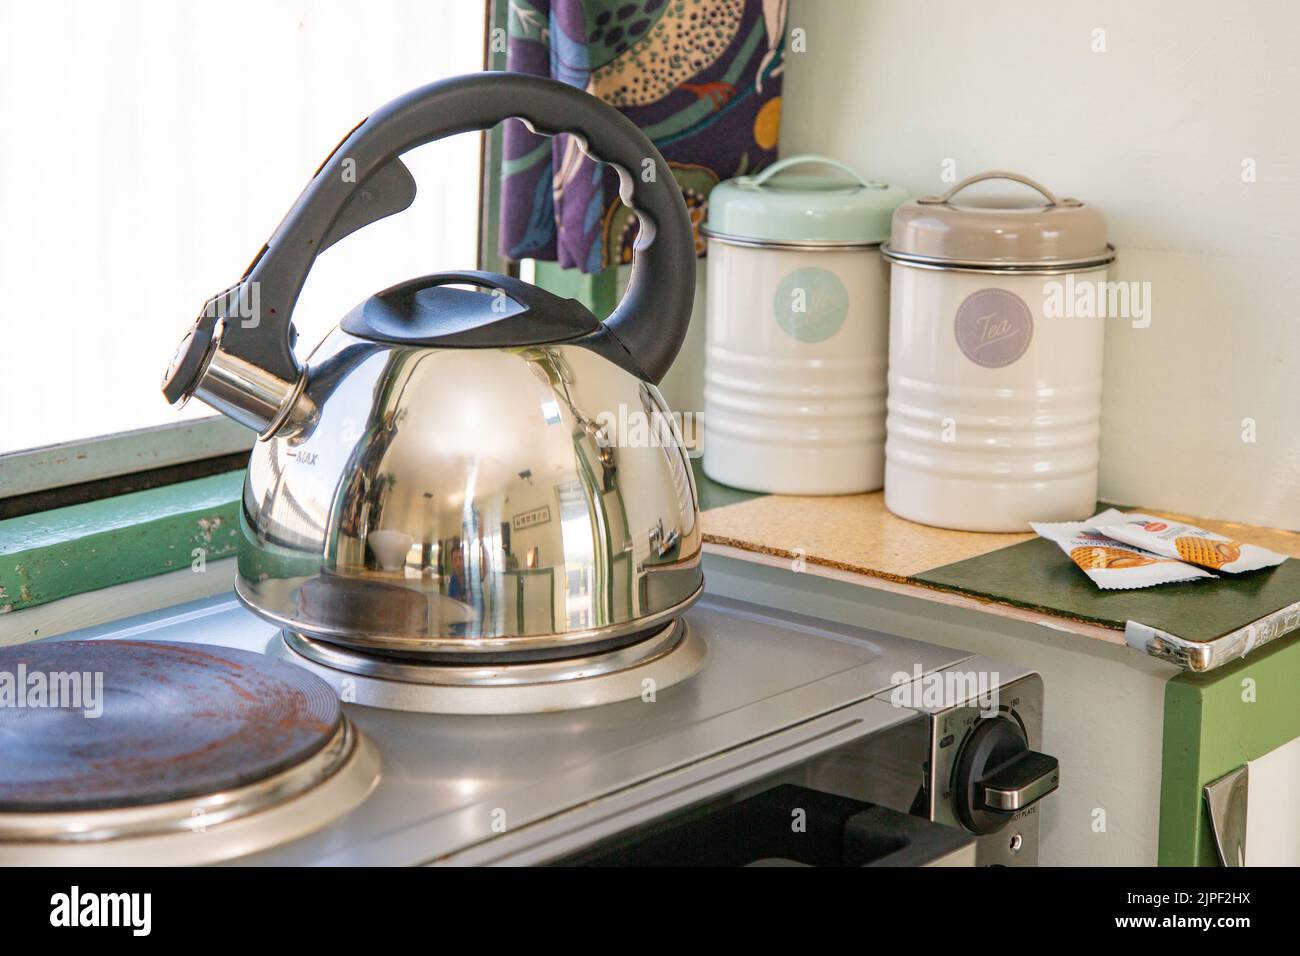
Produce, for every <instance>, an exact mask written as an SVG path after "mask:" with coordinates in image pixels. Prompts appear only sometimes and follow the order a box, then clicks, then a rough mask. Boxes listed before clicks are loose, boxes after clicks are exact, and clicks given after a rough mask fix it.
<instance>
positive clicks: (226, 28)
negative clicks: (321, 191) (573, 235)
mask: <svg viewBox="0 0 1300 956" xmlns="http://www.w3.org/2000/svg"><path fill="white" fill-rule="evenodd" d="M483 30H484V7H483V4H482V3H476V2H473V0H456V2H428V0H423V2H421V0H366V2H343V0H336V2H331V0H98V2H95V0H3V2H0V408H2V409H3V415H0V453H3V452H6V451H14V450H17V449H22V448H29V447H33V446H37V445H46V444H52V443H55V442H62V441H68V440H73V439H80V438H85V437H90V436H93V435H97V434H104V433H108V432H115V431H122V430H125V429H130V428H141V427H146V426H150V425H156V424H161V423H165V422H171V421H176V420H177V419H178V417H179V416H178V413H177V412H175V411H174V410H172V409H171V408H170V407H168V405H167V404H166V402H165V401H164V400H163V398H162V395H161V394H160V392H159V391H158V384H159V381H160V379H161V375H162V372H163V370H164V368H165V367H166V365H167V362H168V360H169V358H170V357H171V353H172V350H173V348H174V346H175V345H176V343H177V341H178V340H179V338H180V336H181V335H182V333H183V332H184V330H185V328H186V326H187V325H188V323H189V322H190V320H191V319H193V317H194V316H195V315H196V314H197V313H198V310H199V308H200V307H201V306H202V304H203V302H204V300H205V299H206V298H207V297H208V296H209V295H211V294H213V293H215V292H218V291H220V290H221V289H223V288H225V287H226V286H228V285H229V284H231V283H232V282H234V281H236V280H237V279H238V278H239V276H240V275H241V274H242V273H243V271H244V268H245V267H246V266H247V265H248V262H249V261H250V260H251V259H252V257H253V256H254V255H255V254H256V253H257V251H258V249H260V248H261V246H262V243H263V242H265V240H266V239H267V238H268V237H269V236H270V235H271V233H272V231H273V230H274V229H275V227H276V225H277V224H278V223H279V221H280V219H281V218H282V217H283V215H284V213H285V212H286V211H287V210H288V209H289V206H290V205H291V204H292V202H293V200H294V199H295V198H296V196H297V195H298V192H299V191H300V190H301V189H302V187H303V186H304V185H306V183H307V180H308V179H309V178H310V176H311V175H312V173H313V172H314V171H315V170H316V168H317V166H318V165H319V164H320V162H321V160H323V159H324V158H325V156H326V154H327V153H328V152H329V151H330V150H331V149H332V148H333V147H334V145H335V144H336V143H337V142H338V141H339V140H341V139H342V138H343V137H344V135H345V134H346V133H347V132H348V131H349V130H350V129H351V128H352V127H353V126H354V125H356V123H357V122H359V121H360V120H361V119H362V118H364V117H365V115H366V114H367V113H368V112H370V111H371V110H373V109H374V108H375V107H377V106H379V105H380V104H382V103H384V102H385V101H387V100H388V99H391V98H392V97H394V96H397V95H398V94H400V93H402V92H404V91H406V90H408V89H410V88H412V87H415V86H418V85H420V84H423V83H427V82H429V81H431V80H434V79H437V78H440V77H445V76H451V75H455V74H458V73H467V72H474V71H476V70H479V69H481V68H482V59H483V47H484V38H483ZM478 156H479V138H478V137H477V136H460V137H457V138H455V139H452V140H446V141H443V142H441V143H435V144H431V145H430V146H427V147H424V148H422V149H420V150H417V151H415V152H413V153H411V154H409V156H408V158H407V159H408V165H409V166H410V168H411V170H412V172H413V173H414V174H415V177H416V181H417V183H418V184H419V188H420V193H419V196H418V197H417V199H416V202H415V205H414V206H413V207H412V208H411V209H410V210H408V211H407V212H406V213H403V214H401V215H399V216H396V217H393V218H392V219H390V220H386V221H383V222H380V223H377V224H376V225H374V226H371V227H370V228H368V229H367V230H365V231H363V232H362V233H358V234H357V235H355V236H352V237H349V238H348V239H347V240H345V241H344V242H342V243H340V244H339V245H338V246H335V247H334V248H333V249H331V250H329V251H328V252H327V253H325V254H324V255H323V256H322V257H321V259H320V261H319V262H318V263H317V266H316V270H315V271H314V272H313V274H312V276H311V278H310V279H309V280H308V284H307V288H306V290H305V291H304V293H303V297H302V299H301V300H300V303H299V307H298V310H297V314H296V324H297V326H298V329H299V332H300V338H299V346H298V349H299V352H300V353H303V354H305V353H306V352H307V351H309V350H310V347H311V346H312V345H314V344H315V343H316V342H317V341H318V340H319V339H320V337H321V336H322V335H323V334H324V332H325V331H326V330H327V329H328V328H329V327H330V326H331V325H332V324H333V323H334V322H336V321H337V320H338V319H339V318H340V317H341V316H342V314H343V313H344V312H346V311H347V310H348V309H350V308H351V307H352V306H353V305H355V304H356V303H357V302H359V301H360V300H362V299H364V298H365V297H366V296H367V295H369V294H371V293H372V292H375V291H378V290H379V289H381V288H383V287H385V286H386V285H390V284H392V283H394V282H398V281H400V280H402V279H405V278H410V277H413V276H416V275H421V274H424V273H428V272H434V271H437V270H439V269H447V268H458V267H472V266H473V265H474V262H475V255H476V232H477V218H478ZM204 414H211V411H210V410H208V409H206V408H205V407H203V406H200V405H198V404H197V403H195V404H193V405H192V406H190V407H187V408H186V409H185V410H184V411H183V412H181V413H180V416H188V417H193V416H198V415H204Z"/></svg>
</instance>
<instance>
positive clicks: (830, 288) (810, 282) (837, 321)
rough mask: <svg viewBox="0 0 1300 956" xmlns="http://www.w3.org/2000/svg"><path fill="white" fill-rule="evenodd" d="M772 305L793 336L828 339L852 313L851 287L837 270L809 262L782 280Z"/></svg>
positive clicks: (784, 328) (801, 338)
mask: <svg viewBox="0 0 1300 956" xmlns="http://www.w3.org/2000/svg"><path fill="white" fill-rule="evenodd" d="M772 309H773V312H774V314H775V315H776V324H777V325H779V326H781V328H782V329H783V330H784V331H785V334H786V335H788V336H790V338H792V339H795V340H797V341H799V342H824V341H826V340H827V339H829V338H830V337H831V336H832V335H834V334H835V333H836V332H838V331H839V330H840V326H842V325H843V324H844V319H845V317H846V316H847V315H848V314H849V291H848V289H846V288H844V283H843V282H841V281H840V277H839V276H837V275H836V274H835V273H834V272H831V271H829V270H827V269H818V268H816V267H815V266H806V267H804V268H802V269H795V270H794V271H793V272H791V273H790V274H789V275H787V276H786V277H785V278H784V279H782V280H781V282H780V284H779V285H778V286H777V287H776V298H775V299H774V300H773V302H772Z"/></svg>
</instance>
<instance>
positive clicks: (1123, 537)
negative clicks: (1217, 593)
mask: <svg viewBox="0 0 1300 956" xmlns="http://www.w3.org/2000/svg"><path fill="white" fill-rule="evenodd" d="M1107 514H1109V512H1107ZM1116 515H1117V517H1116V518H1115V520H1114V521H1111V520H1109V519H1108V520H1106V521H1098V520H1097V519H1096V518H1094V519H1093V520H1092V521H1090V522H1089V525H1090V526H1091V527H1093V528H1096V529H1097V530H1098V531H1100V532H1101V533H1102V534H1105V535H1108V536H1110V537H1112V538H1114V539H1116V540H1117V541H1123V542H1125V543H1126V544H1131V545H1133V546H1134V547H1136V548H1142V549H1144V550H1146V551H1150V552H1152V553H1153V554H1159V555H1162V556H1163V557H1167V558H1178V559H1180V560H1182V561H1186V562H1188V563H1189V564H1195V565H1199V566H1200V567H1203V568H1211V569H1213V570H1215V571H1227V572H1229V573H1230V574H1237V573H1239V572H1241V571H1254V570H1256V569H1257V568H1271V567H1273V566H1275V565H1278V564H1281V563H1282V562H1283V561H1285V560H1286V557H1287V556H1286V555H1285V554H1278V553H1277V552H1276V551H1270V550H1268V548H1261V547H1260V546H1259V545H1256V544H1246V543H1245V542H1244V541H1234V540H1233V539H1231V538H1226V537H1224V536H1223V535H1221V534H1215V533H1214V532H1213V531H1206V530H1205V529H1204V528H1198V527H1196V526H1195V525H1190V524H1184V523H1183V522H1181V521H1175V520H1173V519H1172V518H1156V517H1153V516H1152V515H1144V514H1136V513H1133V514H1120V513H1118V512H1116ZM1098 517H1099V518H1100V517H1102V516H1101V515H1098Z"/></svg>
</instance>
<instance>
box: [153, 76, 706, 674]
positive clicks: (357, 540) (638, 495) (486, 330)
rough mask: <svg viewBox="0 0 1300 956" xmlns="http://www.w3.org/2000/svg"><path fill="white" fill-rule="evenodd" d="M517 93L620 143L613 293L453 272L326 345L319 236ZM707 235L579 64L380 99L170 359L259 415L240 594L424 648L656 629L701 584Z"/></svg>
mask: <svg viewBox="0 0 1300 956" xmlns="http://www.w3.org/2000/svg"><path fill="white" fill-rule="evenodd" d="M510 117H518V118H520V119H522V120H524V121H525V122H527V123H528V124H529V125H530V127H532V128H534V129H535V130H537V131H538V132H543V133H547V134H548V135H554V134H555V133H558V132H565V133H571V134H573V135H575V136H576V137H579V142H580V144H581V145H583V146H584V149H585V150H586V151H588V152H589V153H590V155H592V156H593V157H595V158H598V159H600V160H603V161H604V162H607V163H609V164H611V165H612V166H614V167H615V169H617V171H618V173H619V178H620V181H621V189H620V193H621V196H622V198H623V201H624V202H625V203H628V204H629V205H631V206H632V208H633V209H634V210H635V211H636V213H637V214H638V216H639V219H640V231H639V233H638V236H637V240H636V246H635V251H634V258H633V266H632V277H631V283H630V285H629V286H628V289H627V293H626V294H625V295H624V297H623V299H622V301H621V302H620V303H619V305H618V308H617V309H616V310H615V312H614V313H613V314H612V315H611V316H610V317H609V318H608V319H606V320H605V321H604V322H601V321H600V320H599V319H597V318H596V317H595V316H594V315H592V314H591V312H589V311H588V310H587V309H586V308H584V307H583V306H582V305H581V304H579V303H578V302H575V301H573V300H571V299H561V298H559V297H557V296H555V295H552V294H551V293H549V292H546V291H545V290H543V289H539V288H537V287H535V286H532V285H530V284H528V283H525V282H522V281H520V280H518V279H513V278H510V277H508V276H503V275H495V274H492V273H486V272H476V271H464V272H442V273H436V274H434V275H429V276H424V277H423V278H419V279H412V280H410V281H408V282H403V283H401V284H400V285H396V286H393V287H392V288H390V289H386V290H384V291H383V292H379V293H378V294H376V295H373V296H371V297H370V298H368V299H367V300H366V301H364V302H362V303H361V304H360V305H358V306H357V307H356V308H354V309H353V310H352V311H351V312H349V313H348V314H347V315H346V316H344V318H343V320H342V321H341V322H340V323H339V325H338V327H337V328H335V329H334V330H333V331H332V332H330V334H329V335H328V336H326V338H325V339H324V340H323V341H322V342H321V343H320V344H319V345H318V346H317V347H316V349H315V351H314V352H313V353H312V354H311V356H310V358H309V359H308V361H307V363H306V366H305V367H304V366H303V365H302V364H301V363H300V362H299V361H298V359H297V358H296V357H295V355H294V351H293V347H292V345H293V338H294V333H293V328H292V325H291V319H292V316H293V308H294V303H295V301H296V300H297V298H298V295H299V292H300V291H301V289H302V287H303V283H304V281H305V280H306V278H307V273H308V270H310V269H311V266H312V263H313V262H314V261H315V259H316V257H317V255H319V254H320V252H321V251H322V250H323V249H325V248H327V247H328V246H330V245H331V244H332V243H334V242H337V241H338V240H339V239H341V238H343V237H344V236H346V235H347V234H349V233H351V232H354V231H355V230H357V229H360V228H361V227H363V226H365V225H368V224H369V223H371V222H375V221H376V220H378V219H382V218H383V217H385V216H389V215H392V214H393V213H396V212H400V211H401V210H403V209H405V208H406V207H407V206H409V205H410V203H411V201H412V200H413V199H414V196H415V184H414V181H413V180H412V178H411V175H410V173H409V171H408V170H407V169H406V167H405V166H404V165H403V163H402V162H401V160H400V159H399V158H398V157H399V156H400V155H401V154H402V153H404V152H405V151H407V150H409V149H412V148H414V147H416V146H420V145H422V144H424V143H428V142H431V141H433V140H436V139H440V138H442V137H444V136H449V135H451V134H453V133H461V132H468V131H474V130H483V129H487V128H490V127H492V126H494V125H496V124H497V123H499V122H501V121H502V120H504V119H507V118H510ZM694 258H695V251H694V243H693V240H692V235H691V227H690V222H689V218H688V216H687V213H686V208H685V205H684V203H683V202H682V198H681V194H680V192H679V191H678V188H677V186H676V184H675V182H674V179H673V175H672V173H671V171H670V170H669V168H668V165H667V164H666V163H665V162H664V159H663V157H662V156H661V155H660V154H659V152H658V150H656V149H655V148H654V146H653V145H652V144H651V143H650V141H649V140H648V139H647V138H646V137H645V136H644V135H643V134H642V133H641V132H640V130H638V129H637V128H636V126H634V125H633V124H632V123H631V122H630V121H629V120H628V119H627V118H626V117H624V116H623V115H622V114H620V113H619V112H617V111H616V110H614V109H613V108H612V107H609V106H607V105H606V104H604V103H602V102H601V101H600V100H598V99H596V98H595V97H592V96H589V95H588V94H586V93H584V92H582V91H580V90H578V89H575V88H573V87H570V86H566V85H564V84H562V83H558V82H555V81H552V80H545V79H540V78H537V77H531V76H524V75H520V74H513V73H481V74H475V75H471V76H464V77H457V78H455V79H451V80H446V81H443V82H438V83H433V84H431V85H429V86H425V87H423V88H421V89H418V90H415V91H413V92H411V93H408V94H407V95H405V96H403V97H400V98H399V99H396V100H394V101H392V102H391V103H388V104H387V105H386V106H384V107H383V108H381V109H380V110H379V111H378V112H376V113H374V114H373V115H371V116H370V117H369V118H368V119H366V121H365V122H363V123H362V124H361V125H360V126H358V127H357V128H356V129H355V130H353V131H352V133H351V134H350V135H349V136H348V137H347V139H345V140H344V141H343V142H342V143H341V144H339V146H338V147H337V148H336V149H335V150H334V152H333V153H332V154H331V155H330V156H329V158H328V159H327V160H326V161H325V163H324V165H323V166H321V168H320V170H319V171H318V172H317V173H316V175H315V177H314V178H313V179H312V180H311V182H310V183H308V185H307V188H306V189H305V190H303V193H302V195H301V196H299V198H298V201H297V202H296V203H295V204H294V206H293V208H292V209H291V210H290V211H289V214H288V216H287V217H286V218H285V220H284V221H283V222H282V223H281V224H280V226H279V228H278V229H277V230H276V232H275V234H274V235H273V236H272V237H271V239H270V241H269V242H268V243H267V245H266V247H265V248H263V249H262V251H261V253H260V254H259V255H258V256H257V258H256V259H255V260H254V262H253V264H252V265H251V266H250V267H249V269H248V271H247V273H246V274H245V275H244V277H243V278H242V279H241V280H240V282H239V283H238V284H237V285H235V286H234V287H232V288H231V289H228V290H227V291H225V292H223V293H221V294H219V295H217V296H216V297H214V298H213V299H212V300H210V301H209V302H208V303H207V305H206V306H205V308H204V309H203V311H202V313H201V314H200V316H199V318H198V319H197V320H196V321H195V322H194V325H193V327H192V328H191V329H190V331H189V333H188V334H187V335H186V337H185V338H184V340H183V341H182V342H181V345H180V348H179V350H178V351H177V354H176V357H175V359H174V360H173V361H172V364H171V367H170V368H169V369H168V371H167V375H166V377H165V379H164V382H163V393H164V395H166V397H167V399H168V400H169V401H171V402H173V403H180V402H184V401H185V400H187V399H189V398H190V397H197V398H199V399H201V400H202V401H204V402H206V403H207V404H209V405H211V406H212V407H213V408H215V409H217V410H218V411H221V412H223V413H224V414H226V415H228V416H230V417H231V418H233V419H235V420H236V421H238V422H241V423H242V424H244V425H247V426H248V427H250V428H253V429H255V430H256V431H257V432H258V435H259V437H260V441H259V442H258V443H257V445H256V446H255V448H254V449H253V452H252V456H251V458H250V460H249V465H248V476H247V480H246V482H245V484H244V494H243V506H242V509H241V532H242V544H241V548H240V554H239V561H238V565H239V571H238V576H237V579H236V591H237V593H238V595H239V597H240V598H241V599H242V600H243V601H244V603H245V604H247V605H248V607H250V608H251V609H252V610H254V611H255V612H257V613H258V614H260V615H261V616H262V617H264V618H267V619H268V620H270V621H273V622H275V623H277V624H279V625H281V626H282V627H283V628H284V629H285V631H286V632H287V633H288V634H289V635H297V636H301V637H306V638H308V639H311V640H313V641H318V642H326V643H329V644H332V645H342V646H344V647H345V648H347V649H349V650H353V651H355V650H360V651H364V652H368V653H374V654H378V655H384V656H390V657H391V656H397V657H411V658H414V659H417V660H419V661H429V662H444V663H451V664H455V663H476V664H497V663H503V662H517V661H542V660H547V659H553V658H571V657H579V656H585V655H589V654H593V653H604V652H607V651H608V652H611V653H612V652H615V651H617V652H619V653H627V652H626V651H623V650H622V648H624V647H625V646H626V645H631V644H643V643H654V640H653V638H654V635H657V634H660V633H662V632H663V630H664V629H665V628H666V627H667V626H669V625H670V624H671V622H672V621H674V620H675V619H676V617H677V616H679V615H680V614H681V613H682V612H683V611H684V610H685V609H686V608H687V607H688V606H689V605H690V604H691V603H692V602H693V601H694V600H695V599H696V598H697V597H698V596H699V593H700V590H701V588H702V586H703V578H702V573H701V568H700V530H699V521H698V508H697V505H696V493H695V486H694V480H693V478H692V475H691V469H690V465H689V462H688V460H687V456H686V454H685V452H684V450H683V448H682V447H681V438H680V433H679V431H678V428H677V425H676V423H675V422H674V421H673V419H672V418H671V417H670V415H669V411H668V408H667V407H666V405H665V404H664V401H663V398H662V397H661V396H660V394H659V391H658V389H657V388H656V387H655V385H656V383H657V382H658V381H659V380H660V379H661V378H662V376H663V375H664V373H665V372H666V371H667V369H668V366H669V365H670V363H671V362H672V360H673V357H674V356H675V355H676V354H677V350H678V348H679V347H680V346H681V343H682V339H683V337H684V336H685V334H686V329H687V325H688V323H689V321H690V313H691V300H692V296H693V291H694V276H695V262H694ZM250 305H256V306H258V308H256V309H253V308H250Z"/></svg>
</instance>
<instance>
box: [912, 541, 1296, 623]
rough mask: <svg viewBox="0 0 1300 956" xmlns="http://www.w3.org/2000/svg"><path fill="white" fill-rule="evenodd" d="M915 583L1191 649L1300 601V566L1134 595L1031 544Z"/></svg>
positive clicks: (1292, 563) (1053, 549)
mask: <svg viewBox="0 0 1300 956" xmlns="http://www.w3.org/2000/svg"><path fill="white" fill-rule="evenodd" d="M915 580H917V581H920V582H923V583H925V584H928V585H930V586H933V587H941V588H945V589H949V590H953V591H962V592H965V593H967V594H974V595H979V596H980V597H983V598H988V599H991V600H994V601H1000V602H1002V603H1004V604H1011V605H1014V606H1016V607H1024V608H1030V609H1032V610H1035V611H1042V612H1045V613H1048V614H1055V615H1058V616H1063V617H1070V618H1075V619H1076V620H1080V621H1086V622H1088V623H1090V624H1100V625H1102V626H1104V627H1111V628H1117V629H1120V630H1122V629H1123V628H1124V626H1125V624H1126V623H1127V622H1129V621H1136V622H1138V623H1140V624H1145V625H1147V626H1148V627H1154V628H1158V629H1159V630H1162V631H1165V632H1167V633H1169V634H1173V635H1176V636H1178V637H1181V638H1183V639H1184V640H1187V641H1195V642H1198V643H1201V642H1205V641H1212V640H1215V639H1216V638H1219V637H1222V636H1224V635H1225V634H1229V633H1231V632H1232V631H1235V630H1237V629H1238V628H1242V627H1246V626H1247V625H1249V624H1252V623H1254V622H1255V621H1257V620H1259V619H1260V618H1262V617H1265V616H1267V615H1269V614H1271V613H1273V612H1274V611H1277V610H1280V609H1281V608H1284V607H1286V606H1288V605H1290V604H1294V603H1296V602H1297V601H1300V561H1296V560H1294V559H1293V560H1288V561H1286V562H1284V563H1283V564H1281V565H1279V566H1277V567H1275V568H1265V569H1262V570H1259V571H1248V572H1246V573H1245V574H1236V575H1226V574H1225V575H1222V576H1220V577H1219V578H1217V579H1215V580H1205V579H1200V580H1196V581H1184V582H1181V583H1178V584H1161V585H1156V586H1155V587H1149V588H1140V589H1137V590H1133V591H1103V590H1101V589H1100V588H1098V587H1097V586H1096V585H1095V584H1093V583H1092V581H1091V580H1090V579H1089V578H1088V576H1087V575H1085V574H1084V573H1083V572H1082V571H1081V570H1080V569H1079V568H1078V567H1077V566H1076V565H1075V564H1074V562H1073V561H1071V560H1070V558H1069V556H1068V555H1066V554H1065V552H1063V551H1062V550H1061V549H1060V547H1059V546H1058V545H1057V544H1056V543H1055V542H1052V541H1046V540H1044V539H1041V538H1039V539H1036V540H1033V541H1024V542H1021V543H1020V544H1015V545H1012V546H1010V547H1007V548H1002V549H1001V550H999V551H993V552H990V553H988V554H983V555H980V556H979V557H975V558H968V559H966V560H965V561H957V562H955V563H953V564H948V565H944V566H943V567H940V568H934V569H933V570H931V571H926V572H923V573H921V574H918V575H916V576H915Z"/></svg>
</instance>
